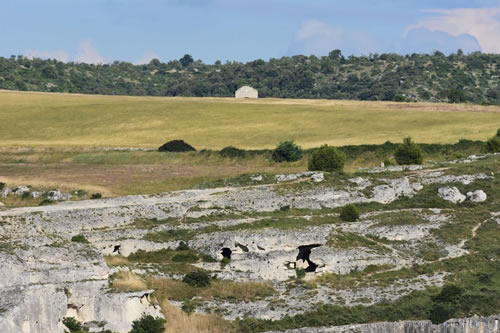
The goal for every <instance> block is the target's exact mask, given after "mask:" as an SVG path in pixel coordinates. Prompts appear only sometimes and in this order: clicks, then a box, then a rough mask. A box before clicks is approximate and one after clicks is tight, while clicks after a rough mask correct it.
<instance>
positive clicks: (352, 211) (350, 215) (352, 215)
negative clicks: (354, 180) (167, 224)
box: [340, 204, 359, 222]
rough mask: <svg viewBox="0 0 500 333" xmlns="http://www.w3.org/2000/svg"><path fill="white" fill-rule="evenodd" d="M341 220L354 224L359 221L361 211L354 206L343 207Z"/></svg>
mask: <svg viewBox="0 0 500 333" xmlns="http://www.w3.org/2000/svg"><path fill="white" fill-rule="evenodd" d="M340 218H341V219H342V221H347V222H354V221H356V220H358V219H359V210H358V208H357V207H356V206H354V205H353V204H347V205H345V206H344V207H342V210H341V212H340Z"/></svg>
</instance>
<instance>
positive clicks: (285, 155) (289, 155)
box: [272, 140, 304, 163]
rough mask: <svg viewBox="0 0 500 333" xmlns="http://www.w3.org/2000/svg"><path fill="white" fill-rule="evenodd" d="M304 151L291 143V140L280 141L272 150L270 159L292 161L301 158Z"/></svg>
mask: <svg viewBox="0 0 500 333" xmlns="http://www.w3.org/2000/svg"><path fill="white" fill-rule="evenodd" d="M303 155H304V152H303V151H302V149H301V148H300V147H299V146H297V145H296V144H295V143H293V140H290V141H282V142H280V144H279V145H278V146H277V147H276V148H275V149H274V150H273V154H272V159H273V160H274V161H275V162H278V163H281V162H294V161H298V160H300V159H301V158H302V156H303Z"/></svg>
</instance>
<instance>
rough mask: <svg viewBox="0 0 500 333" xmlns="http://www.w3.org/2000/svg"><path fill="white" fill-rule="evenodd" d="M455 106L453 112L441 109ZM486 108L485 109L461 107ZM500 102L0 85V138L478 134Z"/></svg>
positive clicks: (93, 140) (497, 113)
mask: <svg viewBox="0 0 500 333" xmlns="http://www.w3.org/2000/svg"><path fill="white" fill-rule="evenodd" d="M443 111H454V112H443ZM467 111H490V112H467ZM498 123H500V107H479V106H473V105H445V104H417V103H413V104H398V103H384V102H357V101H325V100H277V99H264V100H258V101H236V100H234V99H229V98H204V99H201V98H154V97H123V96H92V95H87V96H84V95H68V94H43V93H42V94H36V93H20V92H5V91H1V92H0V124H2V127H1V129H0V145H3V146H12V145H59V146H63V145H66V146H67V145H75V146H89V145H95V146H129V147H158V146H159V145H161V144H162V143H164V142H165V141H167V140H169V139H174V138H182V139H184V140H186V141H188V142H189V143H191V144H193V145H194V146H195V147H197V148H211V149H218V148H222V147H224V146H228V145H233V146H238V147H242V148H271V147H274V146H275V144H276V143H277V142H279V141H281V140H285V139H295V140H296V142H298V143H299V144H300V145H302V146H303V147H317V146H319V145H321V144H324V143H328V144H332V145H346V144H362V143H383V142H385V141H387V140H390V141H393V142H399V141H400V140H401V138H402V137H403V136H406V135H411V136H412V137H414V138H415V140H416V141H419V142H433V143H450V142H455V141H456V140H457V139H459V138H467V139H481V140H484V139H486V138H487V137H488V136H490V135H491V133H494V132H495V131H496V128H497V127H498Z"/></svg>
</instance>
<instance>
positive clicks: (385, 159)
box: [384, 158, 394, 167]
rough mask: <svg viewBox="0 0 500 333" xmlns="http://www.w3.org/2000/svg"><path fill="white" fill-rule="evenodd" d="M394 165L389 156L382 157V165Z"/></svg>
mask: <svg viewBox="0 0 500 333" xmlns="http://www.w3.org/2000/svg"><path fill="white" fill-rule="evenodd" d="M391 165H394V162H393V161H392V160H391V159H390V158H384V166H386V167H388V166H391Z"/></svg>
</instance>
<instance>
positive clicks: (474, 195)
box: [467, 190, 488, 202]
mask: <svg viewBox="0 0 500 333" xmlns="http://www.w3.org/2000/svg"><path fill="white" fill-rule="evenodd" d="M467 198H469V200H470V201H472V202H483V201H486V199H487V198H488V196H487V195H486V193H484V191H483V190H476V191H474V192H467Z"/></svg>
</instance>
